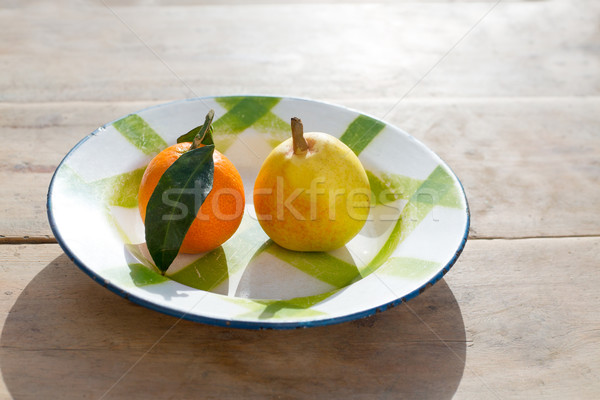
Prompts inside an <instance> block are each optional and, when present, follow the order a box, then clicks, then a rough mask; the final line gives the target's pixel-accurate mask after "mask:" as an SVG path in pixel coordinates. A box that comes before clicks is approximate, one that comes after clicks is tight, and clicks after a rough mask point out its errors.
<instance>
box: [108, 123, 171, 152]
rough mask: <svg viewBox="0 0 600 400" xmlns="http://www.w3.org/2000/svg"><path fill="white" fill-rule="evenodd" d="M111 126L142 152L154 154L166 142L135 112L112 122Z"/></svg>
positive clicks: (165, 144) (165, 145)
mask: <svg viewBox="0 0 600 400" xmlns="http://www.w3.org/2000/svg"><path fill="white" fill-rule="evenodd" d="M113 126H114V127H115V128H116V129H117V130H118V131H119V132H120V133H121V135H123V136H124V137H125V139H127V140H128V141H129V142H130V143H131V144H133V145H134V146H135V147H137V148H138V149H140V150H141V151H142V152H143V153H144V154H147V155H154V154H157V153H158V152H160V151H161V150H162V149H164V148H165V147H167V142H165V141H164V139H163V138H162V137H160V135H159V134H158V133H156V132H155V131H154V129H152V127H151V126H150V125H148V123H147V122H146V121H144V119H143V118H142V117H140V116H139V115H137V114H131V115H128V116H126V117H125V118H122V119H120V120H118V121H116V122H114V123H113Z"/></svg>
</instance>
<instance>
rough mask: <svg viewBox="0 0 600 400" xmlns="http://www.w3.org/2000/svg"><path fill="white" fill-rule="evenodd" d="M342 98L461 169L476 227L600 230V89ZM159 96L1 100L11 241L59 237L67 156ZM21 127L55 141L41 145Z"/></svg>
mask: <svg viewBox="0 0 600 400" xmlns="http://www.w3.org/2000/svg"><path fill="white" fill-rule="evenodd" d="M331 101H335V100H331ZM340 103H341V104H342V105H345V106H349V107H352V108H356V109H359V110H361V111H364V112H367V113H370V114H372V115H375V116H380V117H383V116H385V117H384V119H385V120H386V121H388V122H390V123H392V124H394V125H396V126H398V127H401V128H402V129H404V130H406V131H407V132H409V133H411V134H412V135H413V136H415V137H416V138H417V139H419V140H421V141H423V142H424V143H425V144H426V145H427V146H429V147H430V148H431V149H433V150H434V151H436V152H437V153H438V154H439V155H440V156H441V157H442V159H444V160H445V161H446V162H447V163H448V164H449V165H450V167H451V168H453V169H454V171H455V172H456V174H457V175H458V177H459V178H460V179H461V181H462V183H463V185H464V186H465V190H466V193H467V197H468V199H469V204H470V207H471V212H472V217H473V218H472V225H471V237H474V238H494V237H506V238H515V237H544V236H550V237H555V236H570V235H599V234H600V228H599V227H600V213H598V212H597V210H598V207H599V200H598V199H600V159H599V158H598V154H600V135H598V134H597V127H598V126H599V125H600V115H599V114H598V113H597V112H596V111H597V110H598V108H599V107H600V98H588V99H578V98H553V99H520V100H519V99H498V98H488V99H444V100H423V99H407V100H405V101H403V102H401V103H400V104H399V105H398V106H397V107H396V108H395V109H394V110H393V111H392V112H391V113H389V114H388V115H385V114H386V112H387V111H389V108H387V104H386V103H387V102H386V101H385V100H379V101H364V100H363V101H349V100H346V101H341V102H340ZM153 104H156V103H155V102H132V103H128V102H125V103H103V102H93V103H79V102H75V103H66V104H63V103H58V104H0V133H1V135H2V138H3V139H4V143H5V145H4V151H3V152H2V153H0V182H2V186H3V188H4V189H3V190H4V193H5V194H4V195H3V196H2V197H0V210H3V212H4V213H5V217H4V218H3V219H2V220H0V235H3V236H4V241H12V242H15V241H17V240H19V238H23V237H24V236H28V237H29V238H38V239H36V240H45V239H46V238H51V237H52V232H51V231H50V228H49V226H48V223H47V218H46V215H45V201H46V192H47V190H48V185H49V183H50V178H51V175H52V173H53V172H54V169H55V168H56V166H57V165H58V163H59V162H60V160H61V159H62V157H63V156H64V155H65V154H66V153H67V152H68V151H69V150H70V149H71V148H72V147H73V146H74V145H75V144H76V143H77V142H78V141H79V140H80V139H81V138H83V137H84V136H85V135H87V134H88V133H89V132H91V131H93V130H94V129H96V128H97V127H98V126H100V125H102V124H104V123H106V122H108V121H111V120H114V119H116V118H118V117H120V116H122V115H126V114H128V113H130V112H134V111H137V110H139V109H141V108H144V107H147V106H150V105H153ZM22 137H27V138H30V139H31V140H32V141H33V142H36V143H45V144H46V145H44V146H41V147H40V148H39V150H36V151H35V152H32V151H31V148H30V147H29V146H26V145H24V144H23V142H22V141H21V140H20V138H22ZM1 240H2V239H0V241H1Z"/></svg>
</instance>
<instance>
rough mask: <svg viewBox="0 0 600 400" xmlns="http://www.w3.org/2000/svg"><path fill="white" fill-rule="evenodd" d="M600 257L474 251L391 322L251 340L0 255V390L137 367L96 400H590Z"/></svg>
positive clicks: (34, 260)
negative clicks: (0, 280) (133, 399)
mask: <svg viewBox="0 0 600 400" xmlns="http://www.w3.org/2000/svg"><path fill="white" fill-rule="evenodd" d="M599 252H600V239H598V238H568V239H529V240H474V241H470V242H469V243H468V244H467V248H466V249H465V251H464V253H463V256H462V257H461V259H460V260H459V262H458V263H457V265H455V266H454V268H453V269H452V270H451V271H450V272H449V273H448V274H447V275H446V278H445V280H443V281H441V282H439V283H437V284H436V285H435V286H434V287H433V288H431V289H429V290H428V291H426V292H425V293H424V294H422V295H420V296H419V297H417V298H416V299H414V300H411V301H410V302H408V303H406V304H404V305H401V306H399V307H396V308H394V309H391V310H388V311H386V312H383V313H380V314H377V315H375V316H373V317H370V318H367V319H363V320H359V321H354V322H350V323H345V324H340V325H334V326H329V327H321V328H309V329H304V330H295V331H246V330H231V329H224V328H217V327H210V326H205V325H202V324H196V323H192V322H188V321H177V320H176V319H175V318H172V317H169V316H165V315H162V314H159V313H156V312H154V311H150V310H147V309H145V308H142V307H139V306H136V305H134V304H132V303H130V302H128V301H127V300H124V299H121V298H119V297H117V296H116V295H114V294H112V293H110V292H109V291H107V290H106V289H103V288H102V287H101V286H99V285H98V284H96V283H95V282H93V281H92V280H91V279H89V278H88V277H87V276H85V275H84V274H83V273H82V272H80V271H79V270H78V269H77V267H75V266H74V265H73V264H72V263H71V261H69V260H68V258H67V257H66V256H64V255H61V252H60V249H59V248H58V246H57V245H35V246H34V245H22V246H9V245H4V246H0V265H2V272H3V276H4V277H5V279H6V280H5V283H4V284H3V285H4V286H3V290H4V293H3V294H2V295H3V298H2V301H0V307H1V309H0V311H1V312H2V315H3V316H4V317H3V325H4V327H3V333H2V337H1V341H0V343H1V347H0V349H1V359H2V367H1V368H2V374H3V376H4V383H5V385H6V390H8V392H10V393H11V395H12V396H14V398H34V397H36V396H38V395H40V394H42V393H43V394H45V395H46V396H50V397H52V398H59V397H60V398H65V399H68V398H79V397H81V396H82V395H85V396H89V397H94V398H98V397H99V396H100V395H102V394H103V393H104V392H105V391H106V390H108V389H109V388H110V387H111V386H112V385H113V384H114V383H115V382H116V381H117V380H118V379H119V378H121V377H122V375H123V374H124V373H125V372H126V371H127V370H128V369H129V368H130V367H132V366H133V365H134V364H135V363H136V362H137V364H136V365H135V367H134V368H133V369H132V370H131V371H130V372H129V373H128V374H127V375H126V376H125V377H124V378H123V379H122V380H121V381H120V382H119V383H118V384H117V385H116V386H115V387H114V388H113V389H112V390H111V391H110V393H109V395H108V396H107V397H106V398H115V399H117V398H126V397H130V396H138V397H148V396H154V397H160V398H165V397H169V396H177V397H178V398H187V397H194V395H199V393H201V394H202V396H203V397H204V398H238V397H240V396H243V397H244V398H264V397H270V398H301V397H305V396H307V395H309V394H310V396H311V397H315V398H337V397H342V396H343V397H345V396H348V397H349V398H357V399H358V398H399V397H402V396H403V395H405V396H406V397H409V398H416V397H419V398H451V397H452V396H454V398H457V399H461V398H517V399H521V398H522V399H528V398H566V397H568V398H580V399H586V398H589V399H591V398H595V395H597V393H598V392H599V391H600V385H599V383H598V382H600V380H598V377H599V373H600V370H598V365H600V346H599V345H598V343H600V321H599V320H598V318H597V316H596V313H595V311H594V310H596V309H597V308H598V307H599V306H600V295H598V292H597V287H598V285H599V284H600V278H599V277H598V274H597V273H596V269H597V267H598V265H597V254H598V253H599ZM163 335H164V336H163ZM157 341H158V343H157ZM499 365H502V366H503V367H502V368H499V367H498V366H499Z"/></svg>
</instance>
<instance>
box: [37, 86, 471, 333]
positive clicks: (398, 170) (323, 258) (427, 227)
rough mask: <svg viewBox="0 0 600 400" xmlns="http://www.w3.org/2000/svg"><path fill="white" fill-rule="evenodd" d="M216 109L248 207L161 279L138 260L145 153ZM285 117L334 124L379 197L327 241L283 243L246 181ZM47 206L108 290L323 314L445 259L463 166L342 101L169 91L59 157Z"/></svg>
mask: <svg viewBox="0 0 600 400" xmlns="http://www.w3.org/2000/svg"><path fill="white" fill-rule="evenodd" d="M211 108H212V109H214V110H215V112H216V116H215V122H214V124H213V126H214V128H215V144H216V148H217V149H218V150H220V151H221V152H222V153H224V154H226V155H227V156H228V157H229V158H230V159H231V161H232V162H233V163H234V164H235V165H236V167H237V168H238V170H239V171H240V174H241V175H242V178H243V179H244V186H245V190H246V200H247V205H246V213H245V215H244V218H243V222H242V225H241V226H240V228H239V229H238V231H237V232H236V233H235V235H234V236H233V237H232V238H231V239H230V240H229V241H227V242H226V243H225V244H224V245H223V246H221V247H219V248H217V249H216V250H213V251H211V252H208V253H205V254H196V255H187V254H180V255H179V256H178V258H177V259H176V261H175V263H174V264H173V265H172V266H171V267H170V268H169V271H168V272H167V276H166V277H163V276H161V275H159V274H157V273H155V272H153V271H152V270H151V269H149V268H147V264H148V259H149V257H148V256H147V252H146V249H145V247H144V245H143V243H144V228H143V223H142V220H141V218H140V216H139V213H138V209H137V191H138V186H139V182H140V179H141V176H142V174H143V171H144V168H145V166H146V165H147V164H148V162H149V161H150V160H151V159H152V157H153V156H154V155H155V154H156V153H158V152H159V151H160V150H161V149H163V148H164V147H166V146H167V145H170V144H173V143H175V141H176V138H177V137H178V136H179V135H181V134H183V133H185V132H187V131H188V130H190V129H191V128H193V127H195V126H198V125H200V124H202V123H203V121H204V116H205V115H206V113H207V112H208V110H209V109H211ZM293 116H298V117H300V118H302V121H303V122H304V128H305V131H307V132H308V131H321V132H327V133H330V134H332V135H334V136H336V137H338V138H340V139H341V140H342V141H343V142H345V143H346V144H347V145H348V146H349V147H350V148H351V149H352V150H354V152H355V153H357V154H358V156H359V158H360V160H361V162H362V163H363V165H364V167H365V169H366V170H367V171H368V175H369V179H370V181H371V188H372V191H373V194H374V198H376V199H377V201H376V202H374V205H373V207H372V209H371V213H370V217H369V221H368V222H367V223H366V225H365V227H364V229H363V230H362V231H361V232H360V233H359V235H358V236H356V237H355V238H354V239H353V240H352V241H351V242H350V243H348V245H347V246H346V247H344V248H342V249H339V250H336V251H333V252H330V253H296V252H291V251H287V250H284V249H282V248H280V247H278V246H277V245H274V244H272V242H269V241H268V237H267V236H266V235H265V233H264V232H263V231H262V229H261V228H260V225H259V224H258V222H257V221H256V218H255V215H254V208H253V205H252V203H251V202H252V188H253V185H254V179H255V177H256V175H257V174H258V171H259V169H260V166H261V164H262V161H263V160H264V158H265V157H266V156H267V155H268V154H269V152H270V151H271V150H272V149H273V147H274V146H276V145H277V144H278V143H280V142H281V141H283V140H285V139H287V138H288V137H289V136H290V126H289V121H290V118H291V117H293ZM48 217H49V220H50V225H51V227H52V231H53V232H54V235H55V236H56V238H57V240H58V242H59V243H60V245H61V246H62V248H63V250H64V251H65V253H67V255H69V257H70V258H71V259H73V261H74V262H75V263H76V264H77V265H78V266H79V267H80V268H81V269H82V270H83V271H85V272H86V273H87V274H88V275H90V276H91V277H92V278H93V279H94V280H96V281H97V282H98V283H100V284H101V285H103V286H105V287H107V288H108V289H110V290H112V291H113V292H115V293H118V294H119V295H121V296H124V297H125V298H128V299H129V300H131V301H133V302H135V303H138V304H141V305H143V306H146V307H148V308H151V309H154V310H157V311H161V312H164V313H166V314H170V315H173V316H176V317H182V318H185V319H189V320H193V321H199V322H204V323H208V324H214V325H223V326H232V327H241V328H295V327H303V326H315V325H326V324H332V323H337V322H342V321H348V320H351V319H356V318H359V317H364V316H367V315H370V314H373V313H374V312H376V311H381V310H384V309H386V308H387V307H390V306H393V305H396V304H398V303H400V302H402V301H406V300H408V299H410V298H412V297H414V296H416V295H418V294H419V293H420V292H422V291H423V290H424V288H425V287H426V286H427V285H428V284H433V283H435V282H436V281H437V280H439V279H440V278H441V277H442V276H443V275H444V274H445V273H446V272H447V271H448V270H449V269H450V267H451V266H452V265H453V264H454V262H455V261H456V259H457V257H458V256H459V254H460V252H461V251H462V249H463V247H464V245H465V242H466V239H467V233H468V230H469V211H468V206H467V201H466V197H465V194H464V191H463V188H462V186H461V184H460V182H459V180H458V178H457V177H456V176H455V175H454V173H453V172H452V171H451V170H450V168H449V167H448V166H447V165H446V164H445V163H444V162H443V161H442V160H441V159H440V158H439V157H438V156H437V155H436V154H434V153H433V152H432V151H431V150H429V149H428V148H427V147H425V146H424V145H423V144H422V143H420V142H419V141H417V140H416V139H414V138H413V137H411V136H410V135H408V134H406V133H405V132H403V131H401V130H400V129H398V128H396V127H394V126H391V125H389V124H386V123H385V122H383V121H380V120H377V119H375V118H373V117H370V116H367V115H364V114H361V113H359V112H357V111H353V110H349V109H347V108H343V107H339V106H335V105H331V104H326V103H321V102H315V101H309V100H303V99H296V98H279V97H264V96H236V97H209V98H198V99H191V100H185V101H177V102H174V103H168V104H164V105H160V106H156V107H152V108H148V109H145V110H142V111H139V112H137V113H135V114H130V115H128V116H126V117H123V118H121V119H119V120H117V121H115V122H112V123H109V124H107V125H105V126H103V127H101V128H99V129H98V130H96V131H94V132H93V133H91V134H90V135H88V136H87V137H85V138H84V139H83V140H82V141H81V142H79V143H78V144H77V146H75V147H74V148H73V149H72V150H71V151H70V152H69V153H68V154H67V155H66V157H65V158H64V160H63V161H62V162H61V164H60V165H59V167H58V168H57V170H56V172H55V174H54V177H53V179H52V182H51V184H50V188H49V193H48Z"/></svg>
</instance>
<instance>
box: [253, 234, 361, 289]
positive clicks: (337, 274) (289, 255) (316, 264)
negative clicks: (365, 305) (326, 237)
mask: <svg viewBox="0 0 600 400" xmlns="http://www.w3.org/2000/svg"><path fill="white" fill-rule="evenodd" d="M264 251H266V252H267V253H269V254H272V255H274V256H275V257H277V258H278V259H280V260H282V261H285V262H286V263H288V264H289V265H291V266H293V267H295V268H297V269H299V270H300V271H302V272H304V273H306V274H308V275H310V276H312V277H313V278H317V279H319V280H320V281H323V282H325V283H328V284H330V285H332V286H335V287H337V288H342V287H344V286H346V285H348V284H349V283H350V282H352V281H353V280H354V278H356V277H357V276H359V275H360V271H359V270H358V268H356V266H355V265H352V264H350V263H347V262H345V261H342V260H340V259H339V258H337V257H334V256H332V255H331V254H329V253H310V252H304V253H298V252H296V251H290V250H286V249H284V248H283V247H281V246H278V245H277V244H276V243H275V242H273V241H269V242H268V243H267V244H266V246H264Z"/></svg>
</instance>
